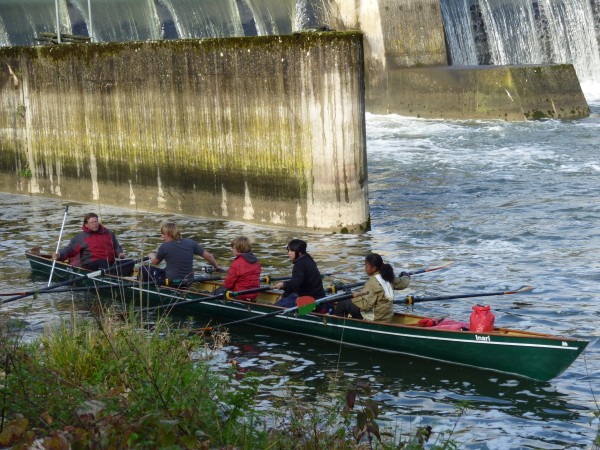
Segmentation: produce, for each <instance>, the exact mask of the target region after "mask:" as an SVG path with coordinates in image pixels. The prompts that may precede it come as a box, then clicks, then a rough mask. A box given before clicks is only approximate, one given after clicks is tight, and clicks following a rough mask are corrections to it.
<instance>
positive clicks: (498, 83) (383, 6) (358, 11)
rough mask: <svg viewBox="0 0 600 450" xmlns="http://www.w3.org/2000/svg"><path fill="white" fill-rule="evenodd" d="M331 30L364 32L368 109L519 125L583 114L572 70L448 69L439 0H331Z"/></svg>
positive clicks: (584, 103) (560, 67) (559, 67)
mask: <svg viewBox="0 0 600 450" xmlns="http://www.w3.org/2000/svg"><path fill="white" fill-rule="evenodd" d="M333 5H334V6H335V7H334V8H333V9H332V11H333V13H334V14H333V17H334V20H333V22H332V23H333V24H334V26H336V27H338V28H339V29H360V30H361V31H363V32H364V34H365V37H364V39H365V79H366V81H365V84H366V107H367V111H369V112H372V113H376V114H377V113H379V114H388V113H394V114H401V115H405V116H416V117H424V118H442V119H465V118H469V119H503V120H511V121H512V120H514V121H523V120H529V119H534V118H544V117H556V118H558V117H560V118H565V119H576V118H581V117H586V116H588V115H589V106H588V104H587V101H586V100H585V97H584V96H583V93H582V91H581V86H580V83H579V80H578V78H577V74H576V73H575V70H574V69H573V66H572V65H557V66H556V67H554V68H553V66H550V65H547V66H518V67H513V66H473V67H457V66H450V67H449V66H448V65H447V64H448V61H447V57H446V46H445V45H446V44H445V38H444V26H443V19H442V13H441V3H440V1H439V0H369V1H366V0H361V1H355V2H352V1H347V0H333Z"/></svg>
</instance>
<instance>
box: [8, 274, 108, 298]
mask: <svg viewBox="0 0 600 450" xmlns="http://www.w3.org/2000/svg"><path fill="white" fill-rule="evenodd" d="M106 270H107V269H100V270H96V271H95V272H90V273H87V274H84V275H78V276H77V277H76V278H72V279H70V280H66V281H63V282H62V283H57V284H53V285H52V286H48V287H45V288H41V289H38V290H37V291H29V292H25V293H23V294H21V295H17V296H16V297H11V298H7V299H6V300H1V301H0V304H2V305H4V304H5V303H10V302H14V301H15V300H20V299H22V298H25V297H29V296H31V295H34V294H38V293H39V294H42V293H44V292H50V291H53V290H54V289H57V288H59V287H62V286H68V285H70V284H75V283H77V282H78V281H81V280H85V279H86V278H96V277H99V276H101V275H102V274H104V273H105V272H106Z"/></svg>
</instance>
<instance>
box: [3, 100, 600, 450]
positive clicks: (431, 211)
mask: <svg viewBox="0 0 600 450" xmlns="http://www.w3.org/2000/svg"><path fill="white" fill-rule="evenodd" d="M591 106H592V111H593V114H592V116H591V117H590V118H588V119H584V120H579V121H565V122H561V121H541V122H527V123H504V122H480V121H464V122H448V121H432V120H418V119H408V118H403V117H398V116H373V115H371V116H368V117H367V139H368V161H369V191H370V193H369V197H370V205H371V215H372V230H371V232H369V233H367V234H364V235H360V236H355V235H333V236H323V235H320V234H313V233H302V234H301V233H298V232H293V231H289V230H278V229H271V228H264V227H257V226H251V225H247V224H240V223H231V222H225V221H214V220H203V219H198V218H191V217H179V216H173V215H167V216H161V215H157V214H150V213H148V212H145V211H139V210H138V211H134V210H123V209H117V208H112V207H108V206H106V205H103V204H90V205H80V204H71V207H70V210H69V215H68V218H67V225H66V227H65V228H66V229H65V238H67V237H70V236H71V235H72V234H74V233H75V232H76V231H77V230H78V229H79V228H80V223H81V217H82V216H83V214H84V213H86V212H88V211H89V210H92V211H96V212H98V213H99V214H100V215H101V219H102V222H103V223H104V224H105V225H107V226H109V227H110V228H112V229H114V230H115V231H116V232H117V234H118V235H119V237H120V240H121V241H122V243H123V244H124V246H125V247H126V248H127V250H128V251H129V253H130V254H140V255H141V254H145V253H147V252H148V251H151V250H154V249H156V247H157V246H158V244H159V234H158V229H159V226H160V223H161V222H162V221H163V220H167V219H169V220H171V219H174V220H176V221H177V222H179V224H180V225H181V227H182V228H183V230H184V234H186V236H188V237H192V238H194V239H196V240H197V241H199V242H200V243H202V244H203V245H204V246H205V247H206V248H207V249H209V251H211V253H213V254H214V255H216V256H217V258H218V259H219V260H220V261H221V262H222V263H224V264H226V263H227V261H228V260H229V258H230V252H229V242H230V240H231V238H232V237H234V236H237V235H240V234H246V235H248V236H250V237H251V238H252V239H253V241H254V243H255V252H256V253H257V255H258V256H259V257H260V258H261V260H262V263H263V267H264V273H269V274H288V273H289V271H290V266H289V263H288V261H287V253H286V251H285V244H286V242H287V241H288V240H289V239H291V238H293V237H302V238H304V239H306V240H307V241H308V243H309V252H310V253H311V254H312V255H313V256H314V258H315V259H316V260H317V261H318V263H319V266H320V268H321V269H322V271H323V272H334V273H335V274H336V275H335V276H334V277H331V279H328V280H326V282H333V281H350V280H356V278H358V277H360V278H364V277H365V275H364V273H363V268H362V267H363V264H362V261H363V257H364V255H365V254H366V253H368V252H370V251H375V252H379V253H381V254H382V255H383V256H384V258H385V259H386V260H387V261H388V262H390V263H391V264H392V265H393V266H394V267H395V268H396V269H410V270H412V269H418V268H422V267H429V266H435V265H439V264H440V263H444V262H446V261H450V260H453V261H455V262H454V264H453V265H452V266H451V268H450V269H448V270H443V271H437V272H432V273H429V274H424V275H420V276H419V277H416V276H415V277H413V281H412V284H411V287H410V289H409V290H408V291H406V292H405V293H408V292H410V293H414V294H416V295H428V296H429V295H444V294H461V293H471V292H480V291H484V292H487V291H498V290H505V289H514V288H518V287H521V286H523V285H533V286H534V287H535V289H534V290H533V291H532V292H530V293H526V294H520V295H506V296H500V297H486V298H485V299H483V300H482V299H464V300H452V301H444V302H431V303H422V304H418V305H417V306H416V308H415V309H416V312H417V313H418V314H423V315H429V316H434V317H442V316H451V317H453V318H456V319H460V320H467V319H468V316H469V314H470V312H471V308H472V306H473V305H474V304H475V303H476V302H477V300H479V301H480V302H483V301H485V303H486V304H490V305H491V306H492V309H493V311H494V313H495V315H496V324H497V325H500V326H506V327H510V328H522V329H527V330H532V331H540V332H549V333H553V334H565V335H572V336H576V337H582V338H586V339H590V340H591V343H590V345H589V346H588V349H587V350H586V352H585V353H584V354H583V355H582V357H580V358H579V359H578V360H577V361H576V362H575V363H574V364H573V365H572V366H571V367H570V368H569V369H568V370H567V371H566V372H565V373H564V374H562V375H561V376H559V377H557V378H556V379H554V380H552V381H551V382H548V383H545V382H536V381H530V380H524V379H519V378H516V377H512V376H508V375H502V374H496V373H492V372H486V371H480V370H475V369H470V368H464V367H455V366H452V365H443V364H439V363H435V362H432V361H424V360H420V359H417V358H412V357H404V356H390V355H381V354H376V353H370V352H366V351H362V350H356V349H350V348H340V347H339V346H338V345H333V344H323V343H321V342H317V341H300V340H299V339H298V338H296V337H290V336H287V335H283V334H277V333H271V332H265V331H262V330H260V329H253V328H242V327H240V328H237V329H232V330H231V332H232V342H231V345H229V346H228V347H227V348H226V349H225V351H224V352H223V353H222V354H221V355H220V358H221V360H222V363H223V364H224V365H225V364H227V361H229V360H230V359H231V358H236V359H237V360H238V362H239V367H240V368H241V369H242V370H245V369H250V370H253V371H257V372H259V373H260V374H261V375H262V376H263V389H262V393H261V397H262V399H263V402H264V403H263V404H264V406H265V407H269V405H273V404H274V403H276V402H277V399H278V398H280V397H281V398H283V397H285V396H287V394H288V390H289V389H294V390H295V391H297V392H298V395H307V396H310V397H311V398H314V397H316V398H318V399H320V400H322V401H323V402H328V401H329V400H330V398H331V394H332V392H335V391H336V389H338V388H336V386H339V385H340V384H341V381H340V377H342V378H346V379H349V380H353V379H361V380H368V381H369V382H370V383H371V386H372V388H373V392H374V394H373V395H374V398H375V400H377V401H378V402H379V404H380V407H381V408H382V411H383V412H382V415H383V417H384V421H385V423H386V424H387V425H389V426H390V427H394V429H396V430H401V431H402V432H410V431H411V430H414V429H415V427H416V426H419V425H424V424H429V425H432V426H433V428H434V431H437V432H442V431H445V430H447V429H450V428H452V427H454V425H455V424H456V421H457V414H456V412H455V409H454V408H455V405H456V404H457V403H458V402H460V401H462V400H467V401H469V402H470V405H471V407H470V409H469V410H468V412H467V413H466V415H465V416H463V417H461V418H460V420H459V421H458V424H456V434H455V436H454V437H455V439H456V440H457V441H458V442H459V443H460V445H461V447H463V448H473V449H508V448H511V449H513V448H514V449H516V448H544V449H563V448H590V445H591V443H592V442H593V440H594V437H595V436H596V433H597V431H598V421H597V420H595V419H594V415H593V413H594V411H598V408H599V406H598V404H597V403H596V398H600V387H599V386H600V344H599V343H598V339H597V336H599V335H600V332H599V331H598V328H597V325H598V322H599V320H600V304H599V301H600V295H599V286H598V285H599V282H600V263H599V261H598V255H599V249H600V231H599V230H600V228H599V224H600V199H599V197H600V196H599V193H600V192H599V186H600V146H599V145H598V142H599V140H598V139H599V138H598V136H599V135H600V103H599V102H596V103H591ZM63 205H64V203H63V202H60V201H57V200H53V199H45V198H40V197H26V196H17V195H10V194H1V193H0V227H1V228H0V238H1V243H0V258H1V260H2V270H1V271H0V291H2V292H12V291H19V290H23V289H29V288H31V286H32V285H44V281H43V280H40V279H39V278H32V276H31V274H30V270H29V265H28V263H27V262H26V260H25V258H24V256H23V252H24V251H25V250H26V249H28V248H30V247H32V246H34V245H39V246H41V247H43V249H44V250H46V251H48V252H50V251H53V250H54V249H55V247H56V244H57V239H58V235H59V231H60V225H61V222H62V218H63V214H64V209H63ZM199 265H201V264H200V263H199ZM405 293H402V292H401V293H398V296H402V295H405ZM25 305H27V308H26V307H25ZM73 307H75V308H76V309H78V310H79V311H82V312H81V313H80V314H85V311H87V310H89V300H88V299H86V298H85V297H84V296H82V295H66V294H58V293H57V294H44V295H42V296H40V297H39V298H38V299H36V300H35V301H34V302H32V301H28V302H14V303H11V304H9V305H5V306H4V307H3V309H4V310H9V311H10V312H11V314H13V315H14V316H15V317H21V318H23V319H25V320H26V321H27V324H28V331H29V333H30V334H31V335H35V334H36V333H38V332H39V331H40V330H41V329H42V328H43V327H44V326H45V325H48V324H52V323H54V322H55V321H57V320H58V319H59V318H60V317H61V316H68V315H69V314H70V311H71V310H72V308H73ZM399 309H400V310H402V308H399ZM257 330H258V331H257ZM327 381H332V383H324V382H327Z"/></svg>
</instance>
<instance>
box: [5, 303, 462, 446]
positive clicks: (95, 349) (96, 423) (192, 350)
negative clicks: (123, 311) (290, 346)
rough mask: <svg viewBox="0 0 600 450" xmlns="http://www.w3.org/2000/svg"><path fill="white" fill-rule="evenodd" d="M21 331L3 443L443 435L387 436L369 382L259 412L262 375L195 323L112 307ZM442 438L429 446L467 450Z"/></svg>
mask: <svg viewBox="0 0 600 450" xmlns="http://www.w3.org/2000/svg"><path fill="white" fill-rule="evenodd" d="M0 323H4V321H2V320H1V319H0ZM20 336H21V335H20V333H19V332H15V330H14V329H13V330H11V332H10V333H9V332H8V330H6V329H4V330H3V329H2V327H0V338H1V340H0V342H1V343H2V345H1V346H0V357H1V358H2V359H1V361H2V363H1V368H2V371H1V372H0V447H13V448H29V447H31V446H33V445H37V448H57V449H62V448H85V449H88V448H194V449H197V448H206V449H208V448H239V449H255V448H264V449H268V448H273V449H275V448H277V449H295V448H303V449H304V448H306V449H350V448H352V449H354V448H405V449H420V448H425V447H424V445H425V444H426V443H427V442H428V440H429V438H430V436H431V434H432V430H431V428H430V427H423V428H419V429H417V430H415V432H414V433H412V434H411V435H409V436H403V435H402V434H401V433H397V432H395V430H385V429H380V425H379V421H378V407H377V403H376V402H375V401H373V400H372V399H371V398H370V392H369V389H368V386H367V385H361V386H349V387H348V390H347V393H346V395H345V397H344V398H340V399H336V400H335V401H333V402H331V404H330V405H322V404H321V405H317V404H309V403H307V402H306V400H299V399H296V398H295V397H294V396H293V395H290V397H289V398H288V399H287V401H286V402H285V405H284V406H283V407H281V408H277V409H274V410H271V411H264V410H263V409H260V408H257V400H256V399H257V398H258V395H257V394H258V387H259V379H258V378H257V377H255V376H253V375H252V374H249V373H246V374H245V375H244V377H243V378H241V379H239V378H238V377H236V371H235V370H234V368H233V367H232V369H231V371H225V372H217V371H216V370H215V369H214V367H213V366H211V364H210V358H211V357H212V356H213V355H214V352H215V351H217V350H219V348H220V346H222V345H223V344H224V343H226V342H227V339H228V336H227V335H226V334H221V335H218V336H217V339H216V341H215V342H213V343H212V344H211V345H210V346H209V345H207V343H206V342H205V341H203V340H202V338H201V337H200V336H198V335H194V334H190V333H188V332H187V329H186V327H185V326H184V327H180V326H177V327H175V326H173V324H171V323H170V322H169V321H167V320H159V321H157V322H156V323H153V324H152V326H151V327H149V326H147V325H146V326H145V325H143V322H141V321H140V318H139V317H135V316H133V315H132V314H130V315H120V314H115V313H112V312H110V311H105V312H104V313H103V314H100V315H98V317H97V318H96V319H85V320H84V319H80V318H78V317H77V315H76V313H72V314H71V317H70V318H69V319H68V320H65V321H63V322H62V323H61V324H60V325H59V326H57V327H55V328H52V329H47V330H46V331H45V333H44V334H43V335H42V336H41V337H40V338H38V339H36V340H34V341H32V342H24V340H23V339H22V338H21V337H20ZM460 415H461V413H459V416H458V417H459V418H460ZM440 436H443V439H441V440H442V441H443V442H441V443H440V444H437V443H434V444H433V445H431V444H430V446H429V447H428V448H448V449H451V448H458V447H457V446H456V443H455V442H453V441H452V433H451V432H449V433H447V434H442V435H440Z"/></svg>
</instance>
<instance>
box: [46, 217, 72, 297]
mask: <svg viewBox="0 0 600 450" xmlns="http://www.w3.org/2000/svg"><path fill="white" fill-rule="evenodd" d="M68 212H69V205H67V206H65V215H64V216H63V221H62V226H61V227H60V234H59V235H58V242H57V243H56V253H58V251H59V250H60V240H61V239H62V234H63V230H64V229H65V221H66V220H67V213H68ZM55 265H56V260H55V259H52V270H50V277H49V278H48V286H50V285H51V284H52V275H53V274H54V266H55Z"/></svg>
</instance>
